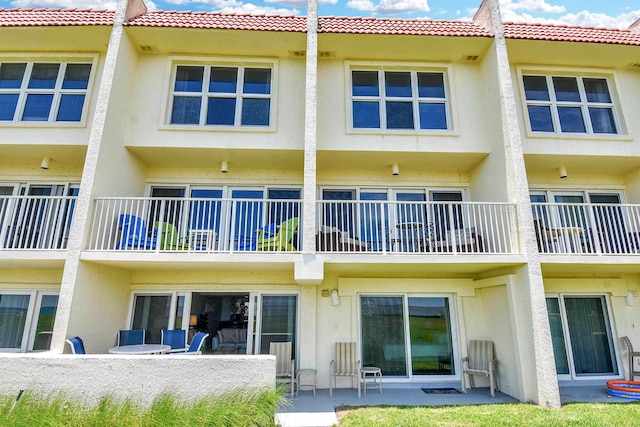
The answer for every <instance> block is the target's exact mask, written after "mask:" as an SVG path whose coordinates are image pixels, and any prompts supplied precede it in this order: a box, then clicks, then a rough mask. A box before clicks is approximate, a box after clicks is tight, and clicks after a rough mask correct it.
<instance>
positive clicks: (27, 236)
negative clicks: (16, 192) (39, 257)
mask: <svg viewBox="0 0 640 427" xmlns="http://www.w3.org/2000/svg"><path fill="white" fill-rule="evenodd" d="M76 199H77V197H76V196H46V197H42V196H0V242H1V245H0V250H62V249H66V247H67V240H68V238H69V230H70V227H71V219H72V217H73V210H74V207H75V202H76Z"/></svg>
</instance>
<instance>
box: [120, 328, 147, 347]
mask: <svg viewBox="0 0 640 427" xmlns="http://www.w3.org/2000/svg"><path fill="white" fill-rule="evenodd" d="M144 336H145V331H144V329H122V330H120V331H119V332H118V347H119V346H121V345H136V344H144Z"/></svg>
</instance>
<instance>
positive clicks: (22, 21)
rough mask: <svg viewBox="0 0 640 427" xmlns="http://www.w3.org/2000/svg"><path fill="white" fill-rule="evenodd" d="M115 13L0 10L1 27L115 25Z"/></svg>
mask: <svg viewBox="0 0 640 427" xmlns="http://www.w3.org/2000/svg"><path fill="white" fill-rule="evenodd" d="M113 16H114V11H112V10H90V9H0V27H46V26H67V25H69V26H72V25H113Z"/></svg>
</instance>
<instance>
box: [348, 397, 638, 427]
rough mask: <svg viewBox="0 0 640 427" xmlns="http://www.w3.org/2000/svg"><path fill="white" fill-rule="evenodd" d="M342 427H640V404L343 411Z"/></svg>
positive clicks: (498, 405)
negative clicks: (550, 407)
mask: <svg viewBox="0 0 640 427" xmlns="http://www.w3.org/2000/svg"><path fill="white" fill-rule="evenodd" d="M338 419H339V421H340V424H339V425H340V427H354V426H358V427H365V426H366V427H369V426H375V427H380V426H390V427H391V426H393V427H397V426H402V427H414V426H415V427H424V426H441V427H445V426H446V427H454V426H455V427H458V426H473V427H497V426H526V427H535V426H538V427H542V426H544V427H551V426H558V427H566V426H575V427H620V426H629V427H631V426H640V402H632V403H573V404H568V405H565V406H563V407H562V408H561V409H558V410H553V409H544V408H541V407H539V406H535V405H527V404H522V403H520V404H497V405H467V406H430V407H410V406H404V407H402V406H398V407H367V408H341V409H340V410H339V411H338Z"/></svg>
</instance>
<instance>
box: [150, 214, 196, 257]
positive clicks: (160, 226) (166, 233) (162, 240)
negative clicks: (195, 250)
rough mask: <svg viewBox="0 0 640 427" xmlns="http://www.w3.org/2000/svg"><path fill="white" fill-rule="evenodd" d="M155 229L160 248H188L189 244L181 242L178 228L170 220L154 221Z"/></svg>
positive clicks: (171, 249)
mask: <svg viewBox="0 0 640 427" xmlns="http://www.w3.org/2000/svg"><path fill="white" fill-rule="evenodd" d="M155 225H156V229H157V230H158V240H159V244H160V250H163V251H186V250H188V249H189V244H188V243H186V242H181V241H180V240H182V239H181V238H180V234H179V233H178V228H177V227H176V226H175V225H173V224H171V223H170V222H162V221H158V222H156V224H155Z"/></svg>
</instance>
